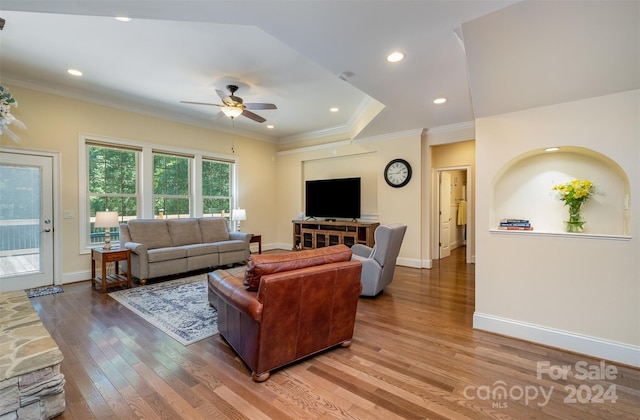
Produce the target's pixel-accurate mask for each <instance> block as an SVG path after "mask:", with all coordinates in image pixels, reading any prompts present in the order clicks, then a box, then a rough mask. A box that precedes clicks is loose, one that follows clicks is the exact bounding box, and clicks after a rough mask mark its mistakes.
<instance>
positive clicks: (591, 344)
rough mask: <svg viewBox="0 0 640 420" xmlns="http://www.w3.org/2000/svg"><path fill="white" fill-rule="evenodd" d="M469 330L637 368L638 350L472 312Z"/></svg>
mask: <svg viewBox="0 0 640 420" xmlns="http://www.w3.org/2000/svg"><path fill="white" fill-rule="evenodd" d="M473 328H475V329H478V330H484V331H489V332H493V333H496V334H502V335H506V336H509V337H514V338H519V339H522V340H527V341H531V342H534V343H539V344H544V345H547V346H551V347H557V348H560V349H564V350H568V351H572V352H576V353H580V354H584V355H588V356H592V357H598V358H602V359H605V360H609V361H612V362H618V363H623V364H625V365H629V366H634V367H640V347H639V346H632V345H629V344H624V343H618V342H615V341H610V340H604V339H601V338H597V337H590V336H586V335H582V334H577V333H573V332H570V331H562V330H557V329H554V328H548V327H543V326H540V325H535V324H529V323H526V322H520V321H515V320H513V319H507V318H501V317H498V316H493V315H488V314H482V313H478V312H475V313H474V314H473Z"/></svg>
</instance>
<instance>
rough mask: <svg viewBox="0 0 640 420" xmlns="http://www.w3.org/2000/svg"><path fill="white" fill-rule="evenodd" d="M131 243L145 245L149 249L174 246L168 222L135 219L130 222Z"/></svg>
mask: <svg viewBox="0 0 640 420" xmlns="http://www.w3.org/2000/svg"><path fill="white" fill-rule="evenodd" d="M129 234H130V235H131V241H132V242H137V243H139V244H145V245H146V246H147V247H148V248H149V249H153V248H166V247H170V246H173V242H172V241H171V235H169V228H167V222H166V221H165V220H160V219H134V220H130V221H129Z"/></svg>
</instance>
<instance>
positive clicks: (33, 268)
mask: <svg viewBox="0 0 640 420" xmlns="http://www.w3.org/2000/svg"><path fill="white" fill-rule="evenodd" d="M56 171H57V156H54V155H51V154H48V155H47V154H36V153H33V152H22V151H15V152H14V151H4V150H3V151H0V292H8V291H15V290H23V289H29V288H33V287H40V286H47V285H53V284H56V279H57V278H59V276H57V275H56V272H55V264H54V261H55V260H56V256H57V252H56V247H55V243H56V242H57V241H56V240H55V231H54V225H55V224H54V220H55V219H54V215H55V212H54V208H55V205H54V202H55V201H56V200H55V198H54V197H55V196H54V179H55V177H54V173H55V172H56Z"/></svg>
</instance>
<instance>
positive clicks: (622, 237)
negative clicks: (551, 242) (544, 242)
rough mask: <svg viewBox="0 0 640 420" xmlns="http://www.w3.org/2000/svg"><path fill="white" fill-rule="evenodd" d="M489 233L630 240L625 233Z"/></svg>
mask: <svg viewBox="0 0 640 420" xmlns="http://www.w3.org/2000/svg"><path fill="white" fill-rule="evenodd" d="M489 233H490V234H498V235H533V236H562V237H566V238H581V239H600V240H610V241H630V240H631V236H627V235H605V234H600V233H569V232H551V231H543V230H503V229H489Z"/></svg>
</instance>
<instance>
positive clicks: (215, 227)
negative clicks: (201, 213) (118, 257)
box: [120, 217, 252, 285]
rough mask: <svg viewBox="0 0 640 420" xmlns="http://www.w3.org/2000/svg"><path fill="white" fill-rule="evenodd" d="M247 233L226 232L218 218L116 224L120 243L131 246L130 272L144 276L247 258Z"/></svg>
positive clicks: (224, 225) (225, 226)
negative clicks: (118, 228)
mask: <svg viewBox="0 0 640 420" xmlns="http://www.w3.org/2000/svg"><path fill="white" fill-rule="evenodd" d="M251 236H252V235H251V234H250V233H244V232H229V229H228V226H227V221H226V220H225V219H222V218H215V217H202V218H188V219H167V220H165V219H134V220H130V221H129V222H128V223H127V224H122V225H120V244H121V247H122V248H126V249H129V250H131V275H132V276H133V277H135V278H138V279H139V280H140V284H143V285H144V284H145V283H146V281H147V279H150V278H155V277H162V276H167V275H171V274H179V273H186V272H188V271H193V270H200V269H204V268H210V267H218V266H223V265H228V264H234V263H242V262H245V261H247V260H248V259H249V254H250V248H249V240H250V239H251Z"/></svg>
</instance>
